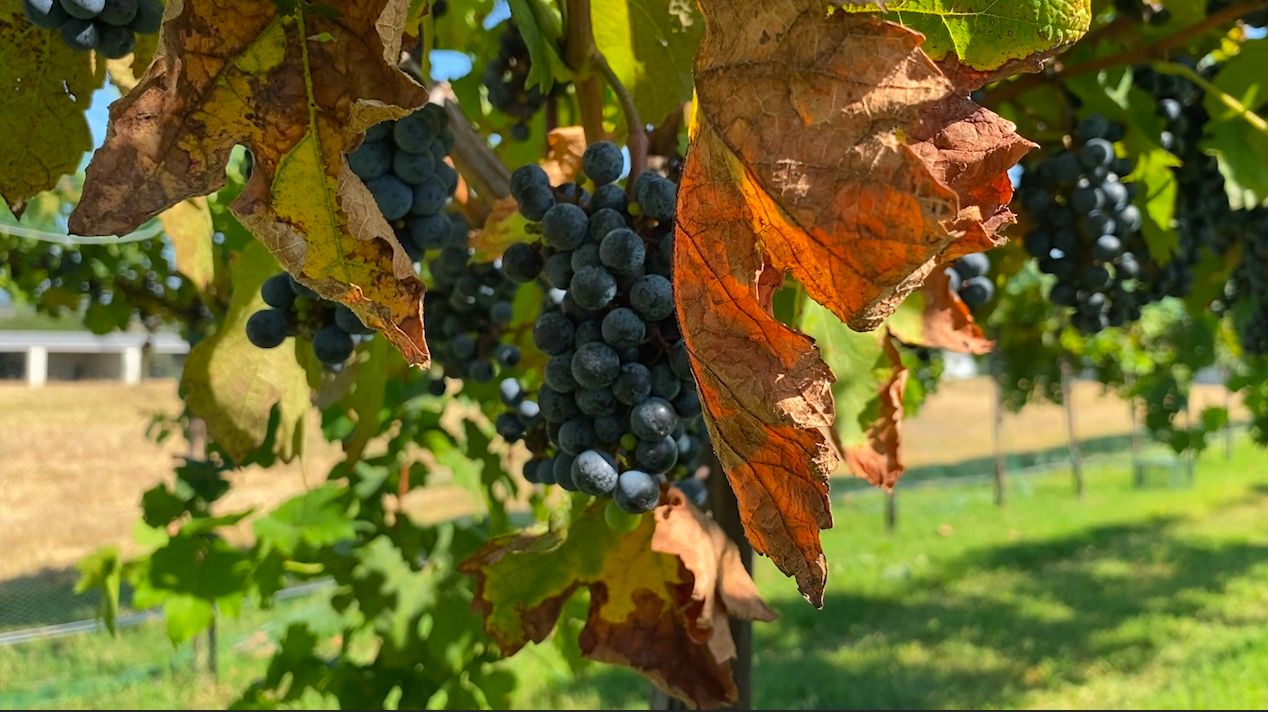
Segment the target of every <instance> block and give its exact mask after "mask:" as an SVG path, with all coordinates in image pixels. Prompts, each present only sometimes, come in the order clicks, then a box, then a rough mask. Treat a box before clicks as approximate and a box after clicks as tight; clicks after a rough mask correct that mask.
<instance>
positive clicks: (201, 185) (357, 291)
mask: <svg viewBox="0 0 1268 712" xmlns="http://www.w3.org/2000/svg"><path fill="white" fill-rule="evenodd" d="M406 6H407V0H368V1H367V2H359V3H341V4H340V5H339V8H338V11H337V13H335V14H333V15H332V14H330V13H329V12H321V13H313V14H308V13H307V12H306V8H307V6H306V5H304V4H302V3H301V4H299V5H297V6H295V7H294V9H293V11H281V10H279V5H278V3H272V2H263V3H244V2H237V1H235V0H187V1H186V2H184V3H182V4H181V5H180V6H179V7H177V8H169V13H168V17H167V19H166V21H165V23H164V27H163V33H162V43H161V46H160V48H159V51H158V54H157V56H156V57H155V59H154V61H153V63H152V64H150V66H149V68H148V69H147V70H146V72H145V74H144V75H143V76H142V77H141V79H140V81H139V83H138V84H137V86H136V87H135V88H134V89H133V90H132V91H131V92H129V93H128V95H127V96H125V97H124V98H123V99H121V100H119V101H118V102H116V103H115V104H114V105H112V106H111V107H110V131H109V135H108V137H107V139H106V143H105V145H104V146H103V147H102V148H101V149H100V150H99V151H98V152H97V154H96V155H95V156H94V158H93V161H92V163H91V165H89V167H88V172H87V177H86V180H85V183H84V192H83V198H82V200H81V202H80V204H79V207H78V208H76V210H75V212H74V213H73V214H72V215H71V218H70V229H71V230H72V231H73V232H77V233H92V234H99V233H122V232H126V231H128V230H130V229H132V228H134V227H135V226H136V225H138V224H140V223H141V222H143V221H145V220H146V219H148V218H149V217H151V216H153V215H156V214H158V213H159V212H162V211H163V210H164V209H166V208H168V207H170V206H172V205H174V204H176V203H178V202H180V201H181V200H184V199H186V198H189V197H193V196H198V195H205V194H208V193H211V192H213V191H215V190H217V189H219V188H220V187H221V186H223V185H224V182H225V178H224V171H225V165H226V163H227V161H228V159H229V155H230V151H231V150H232V149H233V147H234V145H235V144H239V143H241V144H245V145H246V146H247V147H248V148H249V149H250V150H251V152H252V155H253V156H254V159H255V161H254V170H253V174H252V176H251V179H250V180H249V181H248V183H247V185H246V188H245V189H244V190H243V192H242V194H241V196H239V198H238V199H237V200H236V201H234V203H233V205H232V206H231V207H232V208H233V211H234V213H235V214H236V215H237V216H238V218H239V219H240V220H241V221H242V223H243V224H244V225H245V226H246V227H247V228H248V229H250V230H251V231H252V232H253V233H254V234H255V235H256V237H258V238H259V239H260V240H261V241H262V242H264V243H265V244H266V245H267V246H268V247H269V249H270V250H272V252H273V253H274V254H275V255H276V256H277V258H278V260H279V261H281V263H282V264H283V265H284V266H285V267H286V268H287V269H288V270H289V271H290V272H291V273H292V274H294V275H296V276H297V277H298V278H299V279H300V281H302V282H303V283H304V284H307V285H308V286H310V287H312V288H313V289H315V290H316V291H317V292H319V293H320V294H321V295H322V296H324V297H326V298H329V299H334V300H338V301H341V302H343V303H344V304H347V305H348V306H349V307H351V308H352V309H353V311H355V312H356V313H357V314H358V315H359V316H360V317H361V319H362V321H364V322H365V323H366V324H368V325H370V326H373V327H374V328H376V329H378V330H380V331H382V332H383V333H384V335H385V336H386V337H387V338H388V340H389V341H391V342H392V343H393V344H395V345H396V346H397V347H398V348H399V349H401V351H402V353H403V354H404V355H405V357H406V359H407V360H408V361H410V362H412V363H416V364H426V363H427V362H428V354H427V346H426V343H425V342H424V340H423V325H422V314H421V311H422V292H423V287H422V282H420V281H419V280H418V279H417V277H416V276H415V274H414V271H413V267H412V264H411V262H410V259H409V257H408V256H407V255H406V254H405V251H404V250H403V249H402V248H401V246H400V245H399V244H398V243H397V241H396V238H395V236H394V235H393V232H392V229H391V228H390V226H388V224H387V222H386V221H385V220H384V219H383V216H382V214H381V213H380V212H379V210H378V208H377V207H376V205H375V203H374V201H373V199H372V197H371V196H370V194H369V191H368V190H367V189H366V187H365V185H364V184H363V183H362V182H361V180H360V179H359V178H357V177H356V176H355V175H354V174H353V173H352V171H351V169H350V168H349V167H348V165H347V162H346V160H345V159H344V152H345V151H347V150H349V149H352V148H354V147H355V146H356V145H357V143H358V142H359V141H360V139H361V135H362V134H363V132H364V131H365V129H366V128H367V127H368V126H370V125H372V124H374V123H377V122H379V121H383V120H386V119H391V118H395V117H399V116H402V115H404V114H405V113H406V112H407V111H408V110H409V109H412V108H414V107H417V106H419V105H420V104H421V103H422V102H423V101H424V100H425V99H426V92H425V91H424V90H423V89H422V87H420V86H418V85H417V84H416V83H414V82H413V81H412V80H411V79H409V77H407V76H406V75H405V74H403V73H402V72H400V71H399V70H398V69H396V67H395V63H396V60H397V58H398V57H399V51H400V34H401V31H400V28H401V25H402V23H403V22H404V18H405V12H406V9H407V8H406ZM173 10H174V12H173Z"/></svg>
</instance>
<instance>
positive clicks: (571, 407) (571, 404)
mask: <svg viewBox="0 0 1268 712" xmlns="http://www.w3.org/2000/svg"><path fill="white" fill-rule="evenodd" d="M537 405H538V407H539V408H540V409H541V414H542V418H543V419H544V420H545V421H546V422H548V423H564V422H566V421H568V420H569V419H571V418H575V417H576V416H577V415H578V414H580V413H581V409H580V408H578V407H577V402H576V401H575V400H574V399H573V397H572V395H571V394H569V393H560V392H558V391H556V390H554V389H552V388H543V389H542V390H541V391H540V392H538V394H537Z"/></svg>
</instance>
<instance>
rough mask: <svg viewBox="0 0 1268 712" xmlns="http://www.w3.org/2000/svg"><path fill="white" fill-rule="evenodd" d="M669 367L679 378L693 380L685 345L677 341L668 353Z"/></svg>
mask: <svg viewBox="0 0 1268 712" xmlns="http://www.w3.org/2000/svg"><path fill="white" fill-rule="evenodd" d="M669 365H670V366H671V367H672V368H673V369H674V373H676V374H678V377H679V378H683V379H687V378H695V376H694V374H692V372H691V356H690V355H689V354H688V353H687V343H686V342H685V341H678V342H677V343H675V344H674V345H673V347H671V349H670V352H669Z"/></svg>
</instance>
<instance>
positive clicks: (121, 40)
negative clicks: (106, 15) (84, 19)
mask: <svg viewBox="0 0 1268 712" xmlns="http://www.w3.org/2000/svg"><path fill="white" fill-rule="evenodd" d="M94 24H95V25H96V26H97V51H98V52H100V53H101V54H103V55H105V57H106V58H107V59H122V58H124V57H126V56H128V55H129V54H131V53H132V49H133V48H134V47H135V46H136V36H135V35H133V34H132V30H131V29H129V28H127V27H117V26H115V25H110V24H106V23H105V22H102V21H101V20H100V19H98V20H97V21H96V22H95V23H94Z"/></svg>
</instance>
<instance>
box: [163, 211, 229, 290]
mask: <svg viewBox="0 0 1268 712" xmlns="http://www.w3.org/2000/svg"><path fill="white" fill-rule="evenodd" d="M159 220H160V221H161V222H162V223H163V232H164V233H165V234H166V235H167V239H168V240H169V241H171V243H172V252H173V258H174V260H175V262H176V269H177V270H179V271H180V273H181V274H183V275H185V278H186V279H188V280H189V281H190V283H191V284H193V285H194V287H195V288H197V289H198V293H199V294H200V295H201V296H202V298H203V301H204V302H206V303H208V304H211V303H214V295H213V294H212V291H213V288H214V285H215V283H216V268H217V267H218V265H217V264H216V258H215V254H214V251H213V248H212V234H213V233H214V232H215V228H214V226H213V225H212V222H211V209H210V208H209V207H208V204H207V199H206V198H204V197H198V198H190V199H189V200H182V201H181V202H179V203H177V204H176V205H173V206H172V207H170V208H168V209H167V210H164V211H163V212H162V213H160V214H159Z"/></svg>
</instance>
